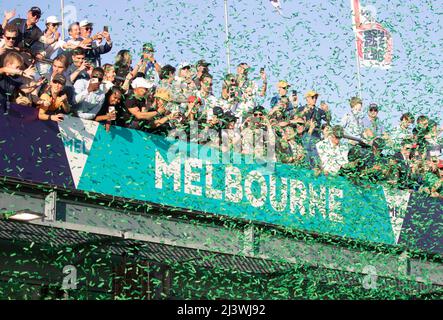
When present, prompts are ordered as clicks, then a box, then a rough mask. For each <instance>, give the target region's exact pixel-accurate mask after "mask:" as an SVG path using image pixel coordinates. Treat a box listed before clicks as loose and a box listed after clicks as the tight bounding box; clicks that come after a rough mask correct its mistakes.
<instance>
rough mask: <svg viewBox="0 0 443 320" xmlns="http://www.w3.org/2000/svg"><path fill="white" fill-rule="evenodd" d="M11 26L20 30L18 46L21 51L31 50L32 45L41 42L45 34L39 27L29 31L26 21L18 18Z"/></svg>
mask: <svg viewBox="0 0 443 320" xmlns="http://www.w3.org/2000/svg"><path fill="white" fill-rule="evenodd" d="M9 24H13V25H15V26H16V27H17V28H18V36H17V46H18V47H19V48H21V49H31V47H32V45H33V44H34V43H35V42H37V41H39V39H40V37H41V36H42V35H43V32H42V31H41V30H40V28H39V27H37V25H33V26H32V27H31V28H30V29H27V26H26V19H21V18H16V19H14V20H12V21H11V22H10V23H9Z"/></svg>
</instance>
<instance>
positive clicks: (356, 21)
mask: <svg viewBox="0 0 443 320" xmlns="http://www.w3.org/2000/svg"><path fill="white" fill-rule="evenodd" d="M350 2H351V8H352V26H353V30H354V35H355V58H356V60H357V85H358V88H357V89H358V97H359V98H360V99H361V75H360V56H359V54H358V34H357V26H358V25H360V1H359V0H350Z"/></svg>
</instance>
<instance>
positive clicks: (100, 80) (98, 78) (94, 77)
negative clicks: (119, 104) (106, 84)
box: [92, 76, 103, 82]
mask: <svg viewBox="0 0 443 320" xmlns="http://www.w3.org/2000/svg"><path fill="white" fill-rule="evenodd" d="M92 78H93V79H97V80H98V81H99V82H102V81H103V78H101V77H97V76H92Z"/></svg>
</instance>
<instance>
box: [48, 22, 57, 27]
mask: <svg viewBox="0 0 443 320" xmlns="http://www.w3.org/2000/svg"><path fill="white" fill-rule="evenodd" d="M48 26H53V27H58V26H59V24H58V23H48Z"/></svg>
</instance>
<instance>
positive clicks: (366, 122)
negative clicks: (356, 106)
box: [363, 103, 385, 137]
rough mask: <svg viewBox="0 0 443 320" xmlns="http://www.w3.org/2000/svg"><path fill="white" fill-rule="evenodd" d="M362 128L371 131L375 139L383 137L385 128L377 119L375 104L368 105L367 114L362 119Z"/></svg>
mask: <svg viewBox="0 0 443 320" xmlns="http://www.w3.org/2000/svg"><path fill="white" fill-rule="evenodd" d="M363 128H369V129H371V130H372V132H373V133H374V135H375V136H376V137H381V136H382V135H383V133H384V131H385V128H384V126H383V124H382V123H381V121H380V118H379V117H378V106H377V104H375V103H371V104H370V105H369V109H368V114H367V116H366V117H364V118H363Z"/></svg>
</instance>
